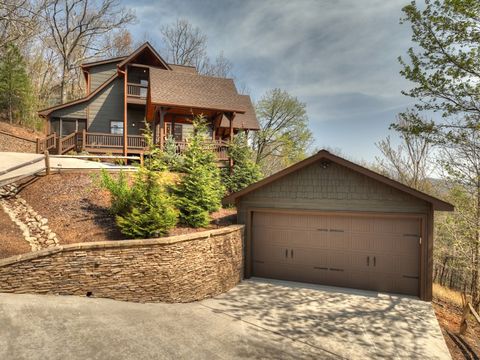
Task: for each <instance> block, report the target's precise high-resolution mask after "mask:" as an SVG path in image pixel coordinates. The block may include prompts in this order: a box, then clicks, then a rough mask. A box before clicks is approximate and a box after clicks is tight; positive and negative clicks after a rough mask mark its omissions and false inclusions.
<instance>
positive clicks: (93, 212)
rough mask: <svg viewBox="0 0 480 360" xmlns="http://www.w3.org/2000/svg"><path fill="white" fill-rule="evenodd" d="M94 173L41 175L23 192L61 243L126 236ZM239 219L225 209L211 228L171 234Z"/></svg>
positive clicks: (215, 215)
mask: <svg viewBox="0 0 480 360" xmlns="http://www.w3.org/2000/svg"><path fill="white" fill-rule="evenodd" d="M94 176H95V175H94V174H92V173H90V174H87V173H61V174H53V175H49V176H45V177H41V178H38V179H37V180H36V181H34V182H33V183H31V184H30V185H28V186H27V187H25V188H24V189H23V190H22V191H20V196H21V197H23V198H24V199H25V200H26V201H27V202H28V203H29V204H30V205H31V206H32V207H33V208H34V209H35V210H36V211H37V212H38V213H39V214H41V215H42V216H44V217H46V218H47V219H48V225H49V226H50V228H51V229H52V230H53V231H55V232H56V233H57V235H58V236H59V241H60V243H61V244H73V243H79V242H92V241H104V240H122V239H125V237H124V236H123V235H122V234H121V233H120V231H119V230H118V228H117V226H116V225H115V219H114V217H113V216H112V215H111V214H110V213H109V212H108V206H109V204H110V196H109V194H108V192H107V191H105V190H101V189H99V188H98V187H97V186H96V185H95V181H94ZM235 221H236V210H235V209H221V210H220V211H218V212H216V213H214V214H212V223H211V225H210V226H209V227H208V228H198V229H191V228H185V227H177V228H175V229H173V230H172V231H171V233H170V235H181V234H187V233H192V232H198V231H204V230H207V229H215V228H218V227H223V226H227V225H229V224H232V223H235Z"/></svg>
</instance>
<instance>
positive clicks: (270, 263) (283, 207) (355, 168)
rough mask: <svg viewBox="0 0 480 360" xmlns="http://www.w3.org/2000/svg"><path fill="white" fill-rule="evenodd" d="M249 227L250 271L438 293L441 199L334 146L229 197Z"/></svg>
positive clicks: (428, 295) (426, 297)
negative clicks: (435, 269) (436, 223)
mask: <svg viewBox="0 0 480 360" xmlns="http://www.w3.org/2000/svg"><path fill="white" fill-rule="evenodd" d="M224 203H225V204H235V205H236V207H237V211H238V213H237V214H238V215H237V217H238V219H237V221H238V223H239V224H246V230H245V237H246V253H245V256H246V258H245V276H246V277H247V278H248V277H250V276H259V277H267V278H275V279H283V280H291V281H301V282H308V283H317V284H323V285H333V286H341V287H350V288H356V289H366V290H374V291H382V292H392V293H400V294H407V295H412V296H417V297H420V298H421V299H423V300H431V298H432V266H433V213H434V211H435V210H440V211H453V206H452V205H451V204H449V203H446V202H444V201H442V200H440V199H437V198H435V197H432V196H430V195H427V194H425V193H422V192H420V191H417V190H415V189H412V188H410V187H408V186H405V185H403V184H401V183H399V182H397V181H394V180H392V179H389V178H387V177H385V176H382V175H380V174H377V173H375V172H373V171H371V170H369V169H366V168H364V167H362V166H359V165H357V164H354V163H352V162H350V161H348V160H346V159H343V158H341V157H339V156H335V155H333V154H331V153H329V152H328V151H325V150H322V151H320V152H318V153H317V154H315V155H314V156H312V157H310V158H307V159H305V160H303V161H301V162H299V163H297V164H295V165H292V166H290V167H288V168H286V169H284V170H282V171H280V172H278V173H276V174H273V175H272V176H269V177H267V178H265V179H263V180H261V181H259V182H257V183H254V184H252V185H250V186H248V187H246V188H245V189H243V190H241V191H239V192H236V193H233V194H231V195H229V196H227V197H226V198H225V199H224Z"/></svg>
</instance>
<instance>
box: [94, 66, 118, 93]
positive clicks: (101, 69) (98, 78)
mask: <svg viewBox="0 0 480 360" xmlns="http://www.w3.org/2000/svg"><path fill="white" fill-rule="evenodd" d="M116 72H117V63H109V64H103V65H97V66H93V67H92V68H91V69H90V91H94V90H95V89H96V88H98V87H99V86H100V85H102V84H103V83H104V82H105V81H107V80H108V79H109V78H110V77H111V76H112V75H113V74H115V73H116Z"/></svg>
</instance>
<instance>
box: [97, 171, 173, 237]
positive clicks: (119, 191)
mask: <svg viewBox="0 0 480 360" xmlns="http://www.w3.org/2000/svg"><path fill="white" fill-rule="evenodd" d="M100 185H101V186H102V187H103V188H105V189H106V190H108V191H109V192H110V196H111V206H110V212H111V213H112V214H113V215H115V218H116V223H117V225H118V227H119V228H120V230H121V232H122V233H123V234H124V235H126V236H128V237H132V238H149V237H157V236H162V235H165V234H167V233H168V230H170V229H171V228H172V227H174V226H175V225H176V223H177V217H178V214H177V210H176V209H175V207H174V200H173V199H172V198H171V197H170V195H169V194H168V193H167V191H166V189H165V186H164V185H163V184H161V180H160V174H159V173H158V172H156V171H153V170H151V169H148V168H146V167H141V168H140V169H139V171H138V172H137V173H136V174H135V176H134V179H133V183H132V184H131V185H130V184H129V181H128V178H127V177H126V175H125V174H124V173H123V172H120V173H119V174H118V177H117V178H114V177H112V176H111V175H110V174H108V173H107V172H106V171H103V172H102V174H101V178H100Z"/></svg>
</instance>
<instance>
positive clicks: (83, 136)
mask: <svg viewBox="0 0 480 360" xmlns="http://www.w3.org/2000/svg"><path fill="white" fill-rule="evenodd" d="M86 144H87V130H86V129H83V131H82V151H85V147H86Z"/></svg>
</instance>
